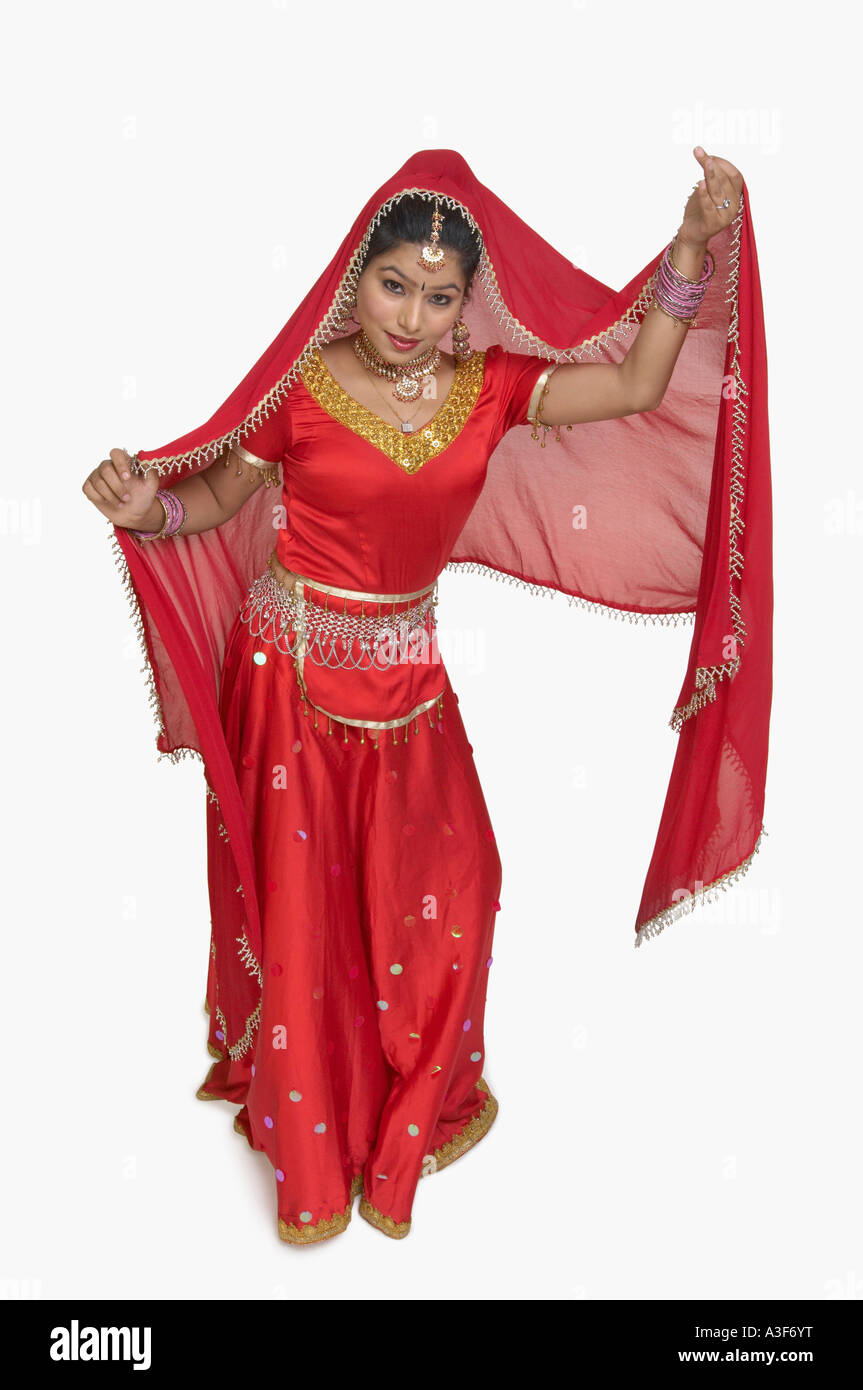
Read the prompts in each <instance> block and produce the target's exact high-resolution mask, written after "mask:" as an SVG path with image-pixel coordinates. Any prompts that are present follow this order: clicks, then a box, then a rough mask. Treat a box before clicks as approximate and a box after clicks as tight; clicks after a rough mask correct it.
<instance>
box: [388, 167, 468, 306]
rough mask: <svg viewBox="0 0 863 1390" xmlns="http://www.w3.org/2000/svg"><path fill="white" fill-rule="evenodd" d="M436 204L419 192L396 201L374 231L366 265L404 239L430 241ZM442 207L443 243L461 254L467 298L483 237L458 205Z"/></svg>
mask: <svg viewBox="0 0 863 1390" xmlns="http://www.w3.org/2000/svg"><path fill="white" fill-rule="evenodd" d="M434 206H435V205H434V200H433V199H432V198H423V197H422V196H421V195H420V194H419V193H406V194H405V195H404V197H402V198H399V199H398V200H397V201H396V202H394V203H393V204H392V206H391V207H390V209H389V211H388V212H386V213H384V215H383V217H382V218H381V220H380V222H379V223H378V224H377V226H376V227H375V229H374V231H373V232H372V235H371V239H370V240H369V246H368V250H367V252H366V256H365V261H364V265H368V263H369V261H370V260H371V259H372V257H373V256H382V255H384V254H385V253H386V252H387V251H390V250H392V248H393V247H394V246H396V245H397V244H398V243H399V242H401V241H409V242H427V241H428V239H429V237H430V236H431V229H432V213H433V212H434ZM438 206H439V210H440V213H441V215H442V217H443V224H442V226H441V229H440V238H439V241H440V245H441V246H443V247H446V248H447V249H448V250H450V251H455V253H456V255H457V256H458V259H459V263H460V265H461V270H462V274H463V275H464V278H465V299H467V298H468V296H469V292H470V289H471V284H472V281H473V277H474V273H475V271H476V268H477V266H478V265H479V259H480V256H481V254H482V247H481V244H480V241H479V236H478V233H477V232H476V231H474V229H473V228H472V227H471V226H470V224H469V223H468V222H466V221H465V219H464V217H463V216H462V214H461V212H460V211H459V209H458V208H452V207H450V206H449V205H448V204H447V203H444V202H441V203H440V204H439V205H438Z"/></svg>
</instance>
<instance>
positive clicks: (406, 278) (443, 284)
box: [356, 241, 465, 363]
mask: <svg viewBox="0 0 863 1390" xmlns="http://www.w3.org/2000/svg"><path fill="white" fill-rule="evenodd" d="M422 248H423V243H422V242H418V243H417V244H416V245H414V244H413V242H407V241H400V242H398V243H397V245H395V246H394V247H392V248H391V249H390V250H389V251H385V252H383V253H382V254H381V255H379V256H375V257H374V258H373V259H372V260H370V261H369V263H368V264H367V265H366V267H365V269H364V270H363V273H362V275H361V276H360V278H359V280H358V282H357V308H356V318H357V319H358V320H359V322H360V323H361V324H362V326H363V328H364V329H365V331H366V336H367V337H368V339H369V341H370V342H371V343H372V345H373V346H374V347H375V348H376V349H377V351H378V352H379V353H380V355H381V357H383V358H385V359H386V360H387V361H388V362H396V363H404V362H408V361H410V359H411V358H413V357H419V356H421V355H422V353H424V352H427V351H428V350H429V348H431V347H434V346H435V344H436V343H438V342H439V341H440V339H441V338H442V337H443V336H444V334H445V333H447V332H448V331H449V329H450V328H452V326H453V324H454V323H455V321H456V319H457V318H458V317H459V315H460V313H461V309H462V303H463V299H464V289H465V277H464V274H463V273H462V269H461V262H460V260H459V257H458V256H457V255H456V253H455V252H454V251H451V250H449V248H447V247H445V248H444V252H445V255H446V265H445V266H444V268H443V269H442V270H424V269H423V267H422V266H421V265H418V264H417V258H418V257H419V254H420V252H421V251H422ZM390 335H392V336H390ZM394 339H395V340H397V341H394Z"/></svg>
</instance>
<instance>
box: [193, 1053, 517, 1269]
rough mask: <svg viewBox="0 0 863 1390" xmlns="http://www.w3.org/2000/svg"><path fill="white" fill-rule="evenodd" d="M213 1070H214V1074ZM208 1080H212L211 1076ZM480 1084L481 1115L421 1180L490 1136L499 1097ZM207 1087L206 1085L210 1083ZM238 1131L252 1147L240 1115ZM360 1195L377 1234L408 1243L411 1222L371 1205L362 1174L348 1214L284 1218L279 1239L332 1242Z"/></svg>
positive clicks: (439, 1153)
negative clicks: (297, 1220) (305, 1220)
mask: <svg viewBox="0 0 863 1390" xmlns="http://www.w3.org/2000/svg"><path fill="white" fill-rule="evenodd" d="M214 1065H215V1063H214ZM212 1070H213V1068H212V1067H211V1068H210V1072H211V1073H212ZM207 1080H209V1075H208V1077H207ZM476 1084H477V1090H480V1091H484V1092H485V1100H484V1101H483V1104H482V1108H481V1109H480V1110H478V1111H477V1113H476V1114H475V1115H474V1116H473V1117H472V1119H470V1120H468V1122H467V1124H466V1125H465V1126H464V1128H463V1129H460V1130H459V1131H458V1133H457V1134H454V1135H453V1137H452V1139H448V1140H447V1142H446V1143H445V1144H441V1146H440V1148H437V1149H435V1150H434V1153H433V1155H432V1157H433V1158H434V1165H433V1166H432V1167H429V1168H423V1171H422V1173H421V1174H420V1177H422V1178H426V1177H429V1176H430V1175H431V1174H432V1173H436V1172H438V1171H439V1170H440V1169H441V1168H446V1167H447V1165H448V1164H450V1163H454V1162H455V1160H456V1159H457V1158H460V1157H461V1156H462V1154H465V1153H467V1151H468V1149H471V1148H473V1147H474V1145H475V1144H478V1143H479V1141H480V1139H482V1138H483V1137H484V1136H485V1135H486V1134H488V1131H489V1130H490V1128H491V1126H492V1124H493V1123H494V1120H495V1118H496V1116H497V1113H498V1109H499V1106H498V1102H497V1099H496V1097H495V1096H493V1095H492V1094H491V1091H490V1090H489V1088H488V1085H487V1083H486V1082H485V1080H484V1078H483V1077H480V1078H479V1080H478V1081H477V1083H476ZM204 1085H206V1082H205V1083H204ZM203 1091H204V1087H203V1086H202V1087H201V1089H200V1090H199V1091H198V1092H197V1095H198V1099H199V1100H218V1099H220V1097H218V1096H214V1095H212V1094H210V1093H207V1092H204V1094H202V1092H203ZM234 1130H235V1132H236V1133H237V1134H241V1135H242V1136H243V1138H244V1139H245V1140H246V1141H247V1142H248V1143H251V1137H250V1135H249V1133H248V1131H247V1129H246V1127H245V1125H244V1124H243V1122H242V1121H241V1119H240V1116H239V1113H237V1114H236V1115H235V1116H234ZM358 1194H359V1197H360V1216H362V1217H363V1219H364V1220H365V1221H368V1222H369V1224H370V1225H371V1226H374V1227H375V1228H376V1229H377V1230H379V1231H383V1233H384V1235H387V1236H389V1237H390V1238H391V1239H392V1240H404V1238H405V1236H406V1235H408V1233H409V1232H410V1229H411V1222H410V1220H408V1221H394V1220H393V1218H392V1217H391V1216H386V1215H385V1214H384V1212H382V1211H379V1210H378V1208H377V1207H376V1206H374V1205H373V1204H372V1203H371V1202H370V1201H369V1199H368V1197H367V1196H366V1194H365V1191H364V1183H363V1175H362V1173H355V1174H354V1176H353V1178H352V1179H351V1188H350V1201H349V1202H348V1204H347V1206H346V1207H345V1209H344V1211H336V1212H334V1213H333V1215H332V1216H324V1217H322V1218H321V1220H320V1221H316V1222H315V1223H314V1225H308V1226H297V1225H296V1224H294V1223H289V1222H287V1221H285V1220H284V1218H283V1217H281V1216H280V1217H279V1219H278V1230H279V1239H280V1240H284V1241H287V1242H288V1244H289V1245H313V1244H316V1243H317V1242H318V1241H321V1240H329V1239H330V1237H331V1236H337V1235H339V1234H340V1233H341V1232H342V1231H345V1230H347V1228H348V1226H349V1225H350V1221H351V1215H352V1208H353V1203H354V1199H355V1197H356V1196H357V1195H358Z"/></svg>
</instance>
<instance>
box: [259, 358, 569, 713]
mask: <svg viewBox="0 0 863 1390" xmlns="http://www.w3.org/2000/svg"><path fill="white" fill-rule="evenodd" d="M547 366H548V363H547V362H546V361H545V360H543V359H542V358H538V357H531V356H529V355H528V354H526V353H511V352H507V351H505V350H504V349H503V348H502V347H500V345H499V344H494V345H492V346H491V347H489V348H488V349H487V350H486V351H476V352H474V354H473V355H472V356H471V357H470V358H468V360H467V361H466V362H458V363H457V365H456V375H455V378H454V380H453V383H452V386H451V388H450V391H449V394H448V396H447V398H446V400H445V401H444V402H443V404H442V405H441V407H440V408H439V410H438V411H437V412H436V413H435V415H434V416H433V417H432V419H431V420H430V421H429V422H428V424H426V425H424V426H422V427H421V428H420V429H418V430H417V431H416V432H415V433H413V434H404V433H402V431H401V430H399V429H398V427H397V426H394V425H390V424H388V423H387V422H386V421H384V420H383V419H382V418H381V417H380V416H378V415H376V414H375V413H374V412H373V411H371V410H368V409H367V408H366V407H365V406H363V405H361V404H360V403H359V402H358V401H356V400H355V399H354V398H353V397H352V396H351V395H350V394H349V393H348V392H347V391H345V390H344V388H343V387H342V386H340V385H339V383H338V382H337V381H336V379H335V377H334V376H333V375H332V373H331V372H330V370H329V368H328V367H327V366H326V364H325V363H324V360H323V358H322V357H321V355H320V353H319V352H317V351H315V352H314V353H313V355H312V357H311V359H310V361H309V362H307V363H306V365H305V367H304V368H303V372H302V378H301V380H300V381H299V382H297V383H296V385H295V386H294V387H293V388H292V389H291V390H290V392H289V393H288V395H287V397H286V398H285V399H284V400H283V401H282V403H281V406H280V408H279V409H278V410H277V411H276V412H274V413H273V414H272V415H271V416H270V417H269V418H268V419H267V420H266V421H265V422H264V423H263V424H262V425H261V426H260V427H259V428H258V429H257V430H255V431H254V432H253V433H252V434H250V435H248V436H246V438H244V439H243V441H242V446H243V449H244V451H245V452H246V453H247V454H250V455H252V457H253V458H254V459H257V460H258V462H260V463H269V464H275V463H277V462H281V464H282V478H283V487H282V498H281V505H276V506H275V507H274V516H273V526H274V530H275V531H276V533H277V534H276V543H275V552H276V558H277V559H278V560H279V561H281V563H282V565H284V566H285V568H286V569H288V570H291V571H293V572H294V573H295V574H298V575H302V576H303V577H304V578H306V579H308V580H315V581H318V582H319V583H321V584H326V585H332V586H336V587H338V588H342V589H351V590H356V591H359V592H361V593H364V594H391V595H392V594H411V593H416V592H417V591H418V590H423V589H429V588H431V586H432V585H433V584H434V582H435V580H436V579H437V577H438V575H439V574H440V573H441V572H442V571H443V569H444V567H445V565H446V563H447V561H448V559H449V557H450V555H451V553H452V549H453V547H454V545H455V542H456V540H457V539H458V536H459V535H460V533H461V531H462V529H463V527H464V525H465V522H466V521H467V518H468V516H469V515H470V512H471V510H472V509H473V506H474V504H475V502H476V500H477V498H478V496H479V494H480V491H481V490H482V486H483V483H484V481H485V476H486V469H487V466H488V460H489V458H490V456H491V454H492V452H493V450H494V449H495V447H496V446H497V444H498V443H499V441H500V439H501V437H502V436H503V435H504V434H505V433H506V431H507V430H509V429H511V428H512V427H513V426H514V425H521V424H527V423H528V421H527V411H528V406H529V405H530V402H531V396H532V394H533V391H534V387H535V386H536V384H537V381H538V378H539V377H540V376H541V374H542V372H543V371H544V370H545V368H546V367H547ZM305 593H306V597H307V598H308V599H310V600H311V601H312V602H315V603H318V604H322V605H328V606H329V607H331V608H332V607H336V608H338V610H339V611H340V612H346V613H354V614H356V615H357V616H362V615H363V614H365V615H368V614H369V613H370V612H371V611H373V610H374V605H370V604H369V602H368V600H366V601H365V603H364V604H363V603H361V602H360V601H358V600H353V599H347V598H345V597H344V596H340V595H336V596H333V595H325V594H324V593H323V592H322V591H318V592H315V591H314V589H313V588H312V587H309V588H307V589H306V590H305ZM414 601H416V600H414ZM409 606H410V603H409V601H405V603H404V604H402V605H399V606H398V611H401V610H402V609H403V608H407V607H409ZM377 611H378V612H379V613H380V612H383V613H384V614H385V613H386V611H387V609H386V606H383V607H381V606H378V608H377ZM398 611H397V610H396V609H394V610H393V616H394V620H395V619H397V616H398ZM432 633H433V628H432ZM394 645H395V644H394ZM298 671H299V672H301V673H302V681H303V682H304V683H305V688H306V693H307V696H308V699H309V700H310V701H311V703H312V704H314V705H315V706H317V708H318V709H320V710H322V711H323V712H324V713H326V714H329V715H331V716H332V717H333V718H334V719H338V718H343V719H345V720H364V721H375V722H381V723H385V722H386V721H388V720H399V721H401V720H405V719H407V717H408V716H413V712H414V711H417V710H422V709H423V708H424V707H426V706H428V704H429V703H430V702H431V701H433V700H434V699H435V698H436V697H438V696H439V695H440V694H441V692H442V691H443V688H444V683H445V679H446V673H445V671H444V669H443V663H442V661H441V659H440V653H439V652H438V650H437V643H436V641H434V640H432V642H431V643H430V644H429V646H428V648H427V649H426V650H425V652H424V654H423V656H422V657H421V658H420V657H419V656H418V655H417V648H416V647H413V648H411V647H409V646H407V645H405V647H404V650H403V651H400V654H399V655H398V657H397V659H395V658H394V657H393V656H391V657H390V660H389V661H388V664H386V665H385V666H383V667H382V668H381V667H377V666H374V667H372V668H371V669H368V667H366V669H356V668H354V667H352V666H351V665H350V664H349V663H346V664H345V666H343V667H341V668H331V667H329V666H327V665H326V664H321V663H317V662H316V661H315V659H314V657H313V656H306V657H305V658H304V659H303V661H302V663H301V665H300V666H299V668H298Z"/></svg>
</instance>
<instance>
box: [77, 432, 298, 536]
mask: <svg viewBox="0 0 863 1390" xmlns="http://www.w3.org/2000/svg"><path fill="white" fill-rule="evenodd" d="M251 457H252V456H251V455H249V454H247V455H246V458H245V459H244V458H241V457H240V455H239V454H238V453H236V452H235V451H234V450H233V449H232V450H230V451H229V452H228V453H226V454H222V455H220V456H219V458H217V459H216V460H215V461H214V462H213V463H211V464H210V465H209V466H208V467H207V468H204V469H202V470H201V471H200V472H199V473H196V474H195V476H194V477H193V478H183V479H182V480H181V481H180V482H179V483H175V484H174V485H173V487H172V488H171V491H172V492H173V493H174V494H175V495H176V496H177V497H179V498H180V500H181V502H182V503H183V505H184V507H185V508H186V520H185V521H184V522H183V524H182V526H181V527H180V533H181V534H182V535H187V536H191V535H196V534H197V533H198V532H200V531H210V530H212V529H213V528H214V527H216V526H221V525H222V523H223V522H225V521H228V520H229V518H230V517H232V516H234V515H235V513H236V512H238V511H239V510H240V507H241V506H242V505H243V503H244V502H247V501H248V499H249V498H250V497H251V495H252V493H253V492H257V490H258V488H259V487H262V486H263V484H264V480H265V470H262V469H261V468H258V467H254V466H253V465H252V464H250V463H249V462H248V459H249V458H251ZM130 463H131V459H130V457H129V455H128V454H127V453H126V451H125V450H124V449H112V450H111V455H110V458H108V459H104V460H103V461H102V463H100V465H99V467H98V468H96V469H94V471H93V472H92V473H91V474H90V475H89V477H88V478H87V479H86V481H85V482H84V486H83V488H82V491H83V493H84V495H85V497H88V498H89V499H90V501H91V502H92V503H93V505H94V506H95V507H96V508H97V509H98V510H99V511H100V512H101V513H102V515H103V516H106V517H107V518H108V520H109V521H112V522H113V523H114V524H115V525H116V526H123V527H125V528H127V529H130V530H136V531H158V530H160V529H161V527H162V523H163V522H164V520H165V512H164V509H163V507H162V504H161V502H160V501H159V500H158V498H157V497H156V492H157V491H158V489H159V487H160V486H161V482H162V480H161V479H160V477H159V474H158V472H157V470H156V469H155V468H152V469H150V471H149V472H148V473H146V474H144V475H143V476H141V475H137V474H132V473H131V471H130V468H129V465H130ZM271 466H272V465H271Z"/></svg>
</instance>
